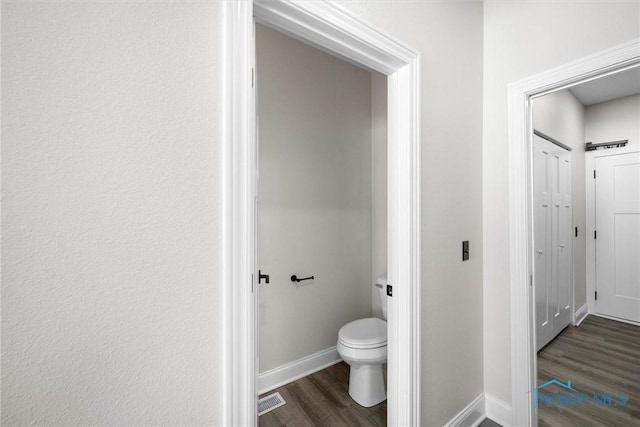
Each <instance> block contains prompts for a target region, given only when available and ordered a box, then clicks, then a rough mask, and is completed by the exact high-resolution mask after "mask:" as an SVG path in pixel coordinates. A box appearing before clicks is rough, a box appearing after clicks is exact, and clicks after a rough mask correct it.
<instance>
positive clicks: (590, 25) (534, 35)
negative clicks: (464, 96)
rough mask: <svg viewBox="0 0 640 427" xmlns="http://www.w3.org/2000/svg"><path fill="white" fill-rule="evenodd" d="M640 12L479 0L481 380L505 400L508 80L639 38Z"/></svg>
mask: <svg viewBox="0 0 640 427" xmlns="http://www.w3.org/2000/svg"><path fill="white" fill-rule="evenodd" d="M639 14H640V3H638V2H615V1H611V2H604V1H603V2H587V1H585V2H574V1H562V2H538V1H530V2H526V1H519V2H503V1H486V2H485V3H484V101H483V102H484V109H483V114H484V130H483V133H484V136H483V143H482V145H483V154H482V155H483V165H484V166H483V185H482V192H483V211H484V215H483V216H484V231H483V235H484V242H485V245H484V260H485V262H484V349H485V353H484V362H485V365H484V372H485V377H484V381H485V391H486V392H487V393H489V394H491V395H493V396H495V397H497V398H499V399H501V400H504V401H506V402H510V401H511V376H510V372H511V363H510V348H511V347H510V345H511V343H510V296H509V295H510V292H509V187H508V185H509V181H508V150H509V146H508V140H507V85H508V84H509V83H511V82H514V81H518V80H521V79H524V78H526V77H529V76H531V75H534V74H537V73H540V72H543V71H545V70H548V69H550V68H552V67H556V66H559V65H562V64H564V63H566V62H569V61H571V60H575V59H578V58H581V57H584V56H586V55H589V54H592V53H595V52H598V51H600V50H603V49H607V48H609V47H612V46H615V45H617V44H620V43H623V42H626V41H628V40H631V39H634V38H637V37H639V36H640V21H638V16H639ZM522 392H523V393H526V392H527V390H522Z"/></svg>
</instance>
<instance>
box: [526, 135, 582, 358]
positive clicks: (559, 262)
mask: <svg viewBox="0 0 640 427" xmlns="http://www.w3.org/2000/svg"><path fill="white" fill-rule="evenodd" d="M533 151H534V153H533V193H534V194H533V204H534V209H533V216H534V225H533V234H534V236H533V240H534V255H533V256H534V294H535V304H536V307H535V314H536V349H538V350H539V349H540V348H542V347H543V346H545V345H546V344H547V343H548V342H549V341H551V340H552V339H553V338H554V337H555V336H556V335H558V333H560V331H562V330H563V329H564V328H565V327H566V326H567V325H569V323H570V322H571V310H572V306H573V248H572V236H571V229H572V225H573V221H572V204H571V176H572V172H571V153H570V152H569V151H567V150H564V149H562V148H560V147H558V146H556V145H555V144H552V143H551V142H549V141H547V140H545V139H543V138H540V137H539V136H534V147H533Z"/></svg>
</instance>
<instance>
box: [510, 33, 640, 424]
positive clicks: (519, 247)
mask: <svg viewBox="0 0 640 427" xmlns="http://www.w3.org/2000/svg"><path fill="white" fill-rule="evenodd" d="M639 51H640V40H632V41H630V42H628V43H625V44H623V45H620V46H617V47H615V48H612V49H609V50H606V51H603V52H599V53H597V54H594V55H592V56H589V57H586V58H582V59H580V60H578V61H574V62H572V63H569V64H566V65H564V66H561V67H558V68H554V69H552V70H550V71H547V72H544V73H541V74H538V75H536V76H533V77H530V78H527V79H525V80H522V81H519V82H516V83H513V84H511V85H510V86H509V120H508V121H509V150H510V153H509V183H510V213H509V216H510V266H511V270H510V283H511V286H510V289H511V400H512V402H511V403H512V419H513V424H514V425H537V421H538V420H537V411H536V408H535V403H534V394H535V393H531V391H532V390H533V389H534V388H535V387H536V384H537V383H536V371H537V363H536V347H535V328H534V325H535V314H534V305H533V301H534V293H533V276H534V268H533V264H534V263H533V259H534V252H535V247H534V244H533V241H534V239H533V227H532V220H533V201H532V194H533V179H532V174H533V171H532V169H533V166H532V143H533V130H534V129H533V124H532V104H533V102H532V101H533V98H535V97H539V96H542V95H545V94H549V93H552V92H555V91H558V90H561V89H564V88H568V87H571V86H575V85H577V84H579V83H584V82H587V81H590V80H594V79H597V78H600V77H603V76H607V75H611V74H615V73H619V72H622V71H625V70H627V69H630V68H633V67H637V66H638V65H640V55H638V52H639Z"/></svg>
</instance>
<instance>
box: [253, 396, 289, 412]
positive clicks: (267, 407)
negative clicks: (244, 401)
mask: <svg viewBox="0 0 640 427" xmlns="http://www.w3.org/2000/svg"><path fill="white" fill-rule="evenodd" d="M285 403H287V402H285V401H284V399H283V398H282V396H280V393H278V392H275V393H273V394H270V395H269V396H265V397H263V398H262V399H260V400H258V416H260V415H264V414H266V413H267V412H270V411H273V410H274V409H276V408H279V407H281V406H282V405H284V404H285Z"/></svg>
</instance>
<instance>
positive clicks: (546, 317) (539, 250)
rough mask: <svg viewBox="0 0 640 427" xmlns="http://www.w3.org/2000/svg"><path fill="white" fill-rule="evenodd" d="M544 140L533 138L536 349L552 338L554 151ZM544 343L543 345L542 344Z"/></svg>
mask: <svg viewBox="0 0 640 427" xmlns="http://www.w3.org/2000/svg"><path fill="white" fill-rule="evenodd" d="M548 144H549V143H548V142H547V141H545V140H544V139H542V138H540V137H538V136H535V137H534V150H533V151H534V153H533V176H534V180H533V204H534V212H533V217H534V224H533V233H534V236H533V240H534V275H533V277H534V292H535V303H536V308H535V314H536V349H540V347H542V345H544V344H546V343H547V342H549V341H550V340H551V339H552V338H553V314H552V295H551V293H552V289H551V288H552V286H551V283H552V274H551V256H550V254H551V240H550V239H549V236H550V234H551V193H552V188H553V185H552V182H551V172H550V170H549V168H550V167H551V163H552V161H551V157H552V154H551V150H550V149H549V147H548V146H547V145H548ZM541 343H544V344H541Z"/></svg>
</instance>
